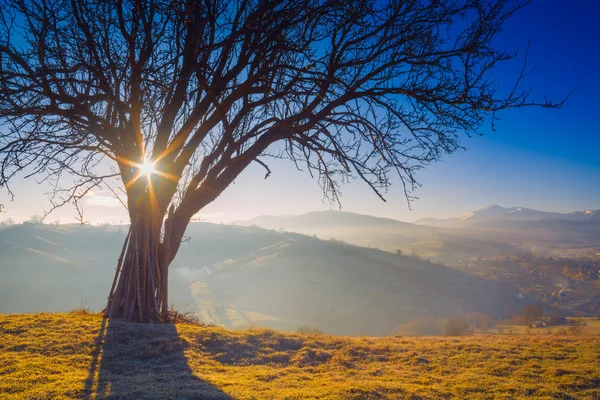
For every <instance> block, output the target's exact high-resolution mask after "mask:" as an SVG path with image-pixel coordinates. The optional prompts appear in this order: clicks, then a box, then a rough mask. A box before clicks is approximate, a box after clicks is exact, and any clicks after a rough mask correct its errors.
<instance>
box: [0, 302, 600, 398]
mask: <svg viewBox="0 0 600 400" xmlns="http://www.w3.org/2000/svg"><path fill="white" fill-rule="evenodd" d="M599 355H600V340H599V338H598V337H597V336H582V337H568V336H552V335H544V336H541V335H539V336H525V335H514V336H509V335H476V336H470V337H460V338H442V337H437V338H399V337H390V338H370V337H358V338H357V337H335V336H327V335H321V334H304V335H303V334H290V333H281V332H276V331H273V330H266V329H251V330H246V331H229V330H225V329H223V328H219V327H213V326H198V325H191V324H178V325H139V324H125V323H120V322H108V321H106V320H104V319H102V318H101V317H99V316H97V315H91V314H86V313H72V314H18V315H0V398H2V399H4V398H8V399H10V398H15V399H21V398H26V399H55V398H64V399H79V398H92V399H94V398H106V397H108V396H110V397H111V398H126V399H129V398H131V399H143V398H157V399H163V398H164V399H167V398H182V399H183V398H185V399H211V398H212V399H226V398H235V399H252V398H254V399H271V398H276V399H279V398H282V399H283V398H285V399H307V398H320V399H399V398H414V399H417V398H423V399H426V398H427V399H429V398H433V399H437V398H440V399H448V398H461V399H464V398H469V399H477V398H481V399H483V398H486V399H487V398H513V399H514V398H525V397H530V398H548V399H556V398H562V399H570V398H583V399H598V398H600V359H599Z"/></svg>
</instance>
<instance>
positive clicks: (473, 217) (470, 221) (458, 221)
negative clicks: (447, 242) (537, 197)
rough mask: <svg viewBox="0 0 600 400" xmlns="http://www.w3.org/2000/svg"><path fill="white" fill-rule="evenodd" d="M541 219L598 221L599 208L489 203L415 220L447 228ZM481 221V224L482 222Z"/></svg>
mask: <svg viewBox="0 0 600 400" xmlns="http://www.w3.org/2000/svg"><path fill="white" fill-rule="evenodd" d="M499 220H509V221H541V220H561V221H572V222H594V221H595V222H600V210H585V211H575V212H572V213H557V212H547V211H539V210H533V209H531V208H524V207H501V206H499V205H496V204H490V205H488V206H485V207H483V208H480V209H479V210H475V211H469V212H466V213H464V214H463V215H461V216H459V217H455V218H447V219H436V218H422V219H419V220H417V221H415V223H416V224H419V225H430V226H439V227H449V228H461V227H477V226H481V227H491V225H492V224H485V223H484V222H486V221H499ZM482 223H483V224H482Z"/></svg>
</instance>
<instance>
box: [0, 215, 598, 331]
mask: <svg viewBox="0 0 600 400" xmlns="http://www.w3.org/2000/svg"><path fill="white" fill-rule="evenodd" d="M127 229H128V227H127V226H111V225H102V226H90V225H84V226H80V225H49V224H41V223H31V222H26V223H23V224H15V225H7V224H5V226H4V227H3V228H2V229H0V254H2V258H1V260H0V273H1V276H2V279H1V280H0V313H31V312H40V311H68V310H71V309H74V308H78V307H83V308H88V309H90V310H92V311H100V310H101V309H102V308H103V307H104V306H105V303H106V293H107V292H108V289H109V285H110V282H111V279H112V276H113V274H114V268H115V265H116V259H117V258H118V255H119V251H120V248H121V245H122V242H123V239H124V237H125V235H126V233H127ZM185 239H186V240H185V242H184V243H182V246H181V250H180V253H179V254H178V256H177V258H176V259H175V261H174V263H173V264H172V265H171V267H170V270H171V271H170V272H171V274H170V277H171V279H170V282H169V294H170V302H171V304H172V305H173V306H174V308H175V309H176V310H178V311H179V312H187V313H193V314H194V315H196V316H197V317H199V318H200V320H202V321H203V322H206V323H210V324H216V325H222V326H225V327H227V328H238V329H241V328H247V327H249V326H263V327H269V328H275V329H279V330H285V331H296V330H297V329H299V328H301V327H311V328H315V329H318V330H320V331H323V332H326V333H331V334H337V335H376V336H382V335H391V334H394V333H397V332H398V330H399V329H402V327H403V326H410V324H411V322H414V321H416V320H422V319H426V318H441V319H447V318H451V317H453V316H462V315H467V314H472V313H485V314H487V315H489V316H490V317H491V318H492V319H496V320H506V319H510V318H511V317H512V316H514V315H518V314H520V313H521V312H522V310H523V308H524V307H525V306H527V305H537V304H542V305H543V307H544V309H545V310H546V315H555V314H560V315H561V316H567V317H575V316H577V317H595V316H597V315H598V313H599V311H600V295H599V294H598V288H599V287H600V277H599V276H598V273H599V269H600V213H599V212H596V211H587V212H583V213H573V214H555V213H543V212H537V211H534V210H527V209H516V208H515V209H510V208H502V207H498V206H492V207H486V208H483V209H480V210H477V211H475V212H471V213H467V214H465V215H463V216H461V217H458V218H456V219H451V220H432V219H427V220H423V221H417V223H415V224H410V223H405V222H400V221H396V220H391V219H383V218H376V217H371V216H367V215H359V214H352V213H346V212H337V211H329V212H313V213H309V214H304V215H300V216H287V217H257V218H254V219H252V220H247V221H237V222H235V223H234V224H230V225H225V224H211V223H204V222H193V223H191V224H190V225H189V227H188V229H187V231H186V238H185Z"/></svg>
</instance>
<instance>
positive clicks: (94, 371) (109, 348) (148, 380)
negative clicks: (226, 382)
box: [85, 319, 231, 400]
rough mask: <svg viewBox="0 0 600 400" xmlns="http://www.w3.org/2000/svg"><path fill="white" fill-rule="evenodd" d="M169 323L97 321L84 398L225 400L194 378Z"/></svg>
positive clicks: (185, 345) (184, 347)
mask: <svg viewBox="0 0 600 400" xmlns="http://www.w3.org/2000/svg"><path fill="white" fill-rule="evenodd" d="M186 347H187V343H186V342H185V341H184V340H182V339H181V338H180V337H179V334H178V333H177V329H176V328H175V326H174V325H148V324H134V323H124V322H119V321H113V320H107V319H104V320H103V321H102V325H101V328H100V332H99V333H98V337H97V338H96V342H95V348H94V352H93V359H92V363H91V364H90V369H89V374H88V378H87V380H86V382H85V398H86V399H104V398H108V399H219V400H222V399H231V397H230V396H229V395H227V394H226V393H224V392H222V391H221V390H219V389H218V388H217V387H215V386H214V385H212V384H210V383H208V382H205V381H203V380H202V379H200V378H198V377H197V376H195V375H194V374H193V372H192V370H191V369H190V367H189V366H188V363H187V359H186V357H185V354H184V350H185V349H186Z"/></svg>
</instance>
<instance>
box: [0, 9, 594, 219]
mask: <svg viewBox="0 0 600 400" xmlns="http://www.w3.org/2000/svg"><path fill="white" fill-rule="evenodd" d="M598 15H600V2H596V1H591V0H587V1H577V2H569V1H566V0H534V1H533V2H532V4H530V5H529V6H528V7H526V8H525V9H523V10H521V11H520V12H519V13H518V14H516V15H515V16H514V18H513V19H512V20H511V21H509V22H508V24H507V25H506V26H505V30H504V32H503V33H502V34H501V36H500V37H499V38H498V45H499V46H500V47H501V48H503V49H505V50H507V51H508V50H516V49H518V50H520V54H521V55H523V54H524V51H525V48H526V47H527V43H528V41H529V40H531V47H530V50H529V61H528V65H529V66H532V67H535V71H534V72H533V73H532V74H531V75H530V76H529V77H528V78H527V80H526V81H525V82H524V85H523V88H529V87H531V88H533V89H534V93H535V94H537V95H538V97H539V98H542V97H543V96H544V95H548V96H553V95H554V94H555V93H558V94H559V97H560V96H564V95H566V94H568V93H569V92H571V96H570V98H569V100H568V102H567V103H566V104H565V105H564V106H563V108H562V109H559V110H546V109H532V108H527V109H520V110H511V111H507V112H504V113H503V114H501V115H500V118H501V119H502V120H501V121H499V122H498V125H497V131H496V132H491V130H490V129H489V128H488V127H486V129H484V130H483V132H484V136H482V137H475V138H472V139H466V138H465V139H464V141H463V144H464V145H465V146H466V147H467V148H468V150H467V151H458V152H456V153H455V154H452V155H447V156H445V157H444V159H443V161H442V162H440V163H437V164H433V165H430V166H428V167H426V168H425V169H424V170H423V171H421V172H420V173H419V175H418V176H417V177H418V180H419V181H420V182H421V183H422V184H423V186H422V187H421V188H420V189H418V190H417V191H416V192H415V195H416V196H418V197H419V200H416V201H414V202H413V210H412V211H410V210H408V207H407V204H406V201H405V199H404V197H403V194H402V192H401V190H400V188H399V187H398V186H397V185H396V187H394V188H393V189H392V190H391V191H390V192H389V193H388V194H387V199H388V202H387V203H383V202H381V201H380V200H379V199H378V198H377V197H376V196H375V195H374V194H373V193H372V192H370V190H369V189H368V187H366V186H365V185H363V184H360V183H359V182H353V183H351V184H349V185H346V186H344V187H343V189H342V206H343V209H344V210H346V211H353V212H359V213H367V214H373V215H378V216H385V217H391V218H397V219H401V220H406V221H412V220H415V219H418V218H421V217H425V216H434V217H451V216H455V215H458V214H462V213H463V212H465V211H468V210H473V209H477V208H480V207H482V206H484V205H486V204H489V203H496V204H500V205H503V206H522V207H530V208H536V209H542V210H548V211H559V212H570V211H574V210H583V209H600V118H598V115H599V110H600V72H598V71H599V70H600V69H599V68H598V65H600V46H599V45H598V38H600V24H598V22H597V16H598ZM520 60H522V58H519V59H518V60H516V61H514V62H513V63H512V65H511V66H509V67H507V68H503V69H501V70H498V71H497V72H496V73H497V74H498V76H497V77H498V78H499V79H500V80H501V81H505V82H512V81H513V80H514V77H515V76H516V74H518V71H519V69H520V66H521V64H520ZM271 166H272V170H273V174H272V176H271V177H270V178H269V179H267V180H264V179H263V177H264V171H263V170H262V169H261V168H260V167H253V168H251V169H249V170H248V171H245V172H244V173H243V174H242V176H241V177H240V178H239V179H238V181H237V182H236V184H235V185H234V186H232V187H231V188H229V189H228V190H227V191H226V192H225V193H224V194H223V195H222V196H221V197H220V198H218V199H217V200H216V202H215V203H213V204H211V205H209V206H208V207H207V208H206V209H205V210H203V212H201V215H203V216H204V217H205V218H208V219H209V220H212V221H221V220H222V221H231V220H234V219H243V218H250V217H252V216H255V215H259V214H275V215H278V214H299V213H303V212H308V211H313V210H324V209H330V208H331V206H330V204H329V203H328V202H327V201H324V200H323V196H322V194H321V192H320V189H319V186H318V184H317V181H316V180H313V179H311V178H310V177H309V175H308V174H306V173H301V172H297V171H295V170H294V168H293V166H292V165H291V163H289V162H277V163H275V164H272V165H271ZM44 191H45V190H44V188H43V187H42V186H39V185H37V184H35V182H34V181H30V182H19V183H17V184H16V185H15V192H16V194H17V198H16V201H15V202H12V203H11V202H10V201H9V199H8V196H6V194H5V193H1V194H0V203H3V204H5V206H6V208H7V211H8V213H6V214H2V216H0V220H1V219H3V218H6V217H7V216H12V217H13V218H14V219H24V218H27V217H28V216H30V215H33V214H39V213H41V211H42V206H43V205H44V204H45V205H47V202H46V201H45V197H44V196H43V193H44ZM333 208H335V206H334V207H333ZM86 212H87V216H88V219H90V220H91V221H100V220H105V221H108V222H117V221H119V220H126V217H125V213H124V212H123V211H122V210H121V209H120V208H119V206H118V205H117V203H116V202H115V201H111V199H110V193H109V192H108V193H96V194H95V195H94V197H92V198H91V199H90V200H88V202H87V204H86ZM74 215H75V213H74V210H73V209H71V208H66V209H64V210H60V211H59V212H57V213H56V214H55V215H53V216H50V217H49V220H50V221H52V220H55V219H60V220H61V221H62V222H73V221H74V219H73V217H74Z"/></svg>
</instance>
